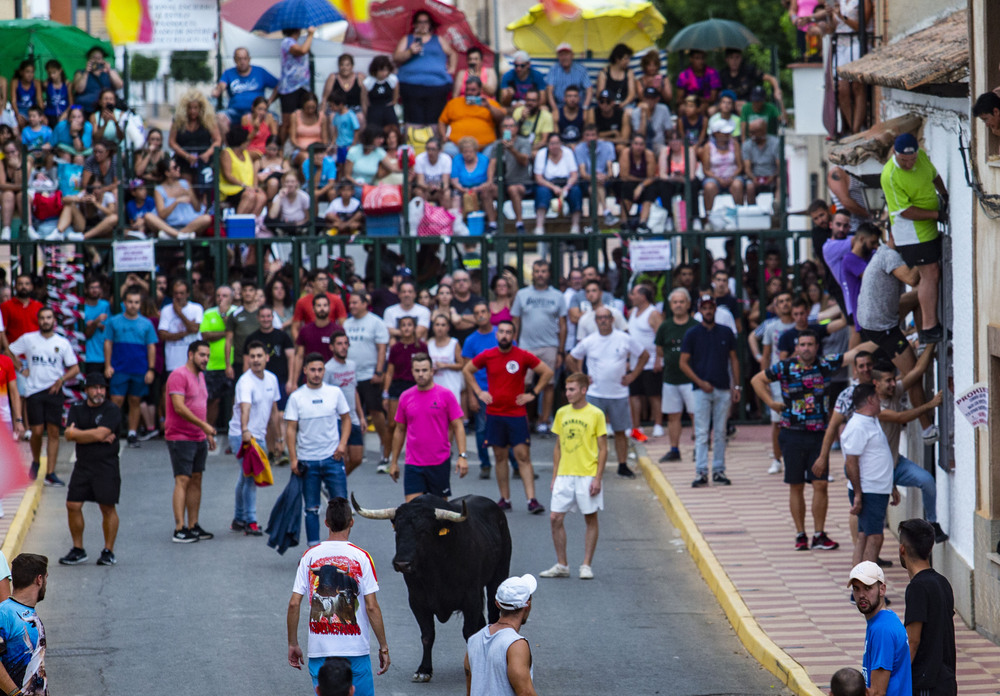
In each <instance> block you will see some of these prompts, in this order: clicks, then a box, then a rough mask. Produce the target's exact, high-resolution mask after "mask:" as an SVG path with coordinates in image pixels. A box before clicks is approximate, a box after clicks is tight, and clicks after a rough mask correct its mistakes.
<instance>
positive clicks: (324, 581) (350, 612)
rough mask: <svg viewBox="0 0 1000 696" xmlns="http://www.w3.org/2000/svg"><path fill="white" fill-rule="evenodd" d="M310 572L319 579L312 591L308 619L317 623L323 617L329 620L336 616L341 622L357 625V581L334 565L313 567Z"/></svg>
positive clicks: (358, 589)
mask: <svg viewBox="0 0 1000 696" xmlns="http://www.w3.org/2000/svg"><path fill="white" fill-rule="evenodd" d="M312 572H313V574H314V575H315V576H316V577H317V578H318V579H319V584H318V585H317V586H316V589H315V590H314V591H313V595H312V601H311V603H310V612H309V620H310V621H311V622H316V623H319V622H320V621H321V620H322V619H324V618H325V619H326V620H327V622H330V620H331V619H333V617H337V619H338V620H339V622H340V623H342V624H349V625H351V626H357V625H358V619H357V614H356V611H357V606H358V594H360V588H359V587H358V581H357V580H355V579H354V578H352V577H351V575H350V574H349V573H348V572H347V571H345V570H342V569H340V568H338V567H337V566H335V565H324V566H320V567H319V568H313V569H312Z"/></svg>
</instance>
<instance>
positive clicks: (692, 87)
mask: <svg viewBox="0 0 1000 696" xmlns="http://www.w3.org/2000/svg"><path fill="white" fill-rule="evenodd" d="M721 88H722V83H721V82H720V80H719V73H718V72H717V71H716V70H715V68H713V67H712V66H710V65H706V64H705V52H704V51H701V50H698V49H692V50H690V51H688V66H687V67H686V68H685V69H684V70H682V71H681V74H680V75H678V76H677V91H678V93H679V97H680V98H681V99H685V98H687V97H688V95H694V96H696V97H699V98H700V99H701V104H700V105H699V106H700V109H701V112H702V113H705V112H706V111H707V110H708V107H709V105H711V104H714V103H715V100H716V99H717V98H718V96H719V90H720V89H721Z"/></svg>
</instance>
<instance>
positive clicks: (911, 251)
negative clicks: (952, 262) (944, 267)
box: [896, 237, 941, 268]
mask: <svg viewBox="0 0 1000 696" xmlns="http://www.w3.org/2000/svg"><path fill="white" fill-rule="evenodd" d="M896 251H898V252H899V255H900V256H902V257H903V261H906V265H907V266H910V267H911V268H912V267H913V266H926V265H928V264H932V263H937V262H938V261H940V260H941V237H938V238H937V239H932V240H931V241H929V242H920V243H919V244H905V245H903V246H898V245H897V246H896Z"/></svg>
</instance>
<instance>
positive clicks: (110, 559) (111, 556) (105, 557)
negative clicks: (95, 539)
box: [97, 549, 118, 566]
mask: <svg viewBox="0 0 1000 696" xmlns="http://www.w3.org/2000/svg"><path fill="white" fill-rule="evenodd" d="M117 562H118V559H117V558H115V552H114V551H109V550H108V549H102V550H101V557H100V558H98V559H97V565H104V566H111V565H114V564H115V563H117Z"/></svg>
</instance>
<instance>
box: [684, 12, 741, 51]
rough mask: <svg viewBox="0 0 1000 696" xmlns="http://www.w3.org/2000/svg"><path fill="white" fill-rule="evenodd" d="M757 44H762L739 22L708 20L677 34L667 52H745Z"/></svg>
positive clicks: (685, 28) (696, 23)
mask: <svg viewBox="0 0 1000 696" xmlns="http://www.w3.org/2000/svg"><path fill="white" fill-rule="evenodd" d="M755 43H760V39H758V38H757V37H756V36H754V35H753V32H752V31H750V30H749V29H747V28H746V27H745V26H743V25H742V24H740V23H739V22H733V21H730V20H728V19H706V20H705V21H703V22H695V23H694V24H689V25H688V26H686V27H684V28H683V29H681V30H680V31H679V32H677V33H676V34H675V35H674V38H672V39H671V40H670V43H669V44H667V50H668V51H689V50H699V51H714V50H716V49H720V48H738V49H740V50H743V49H745V48H746V47H747V46H749V45H750V44H755Z"/></svg>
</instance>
